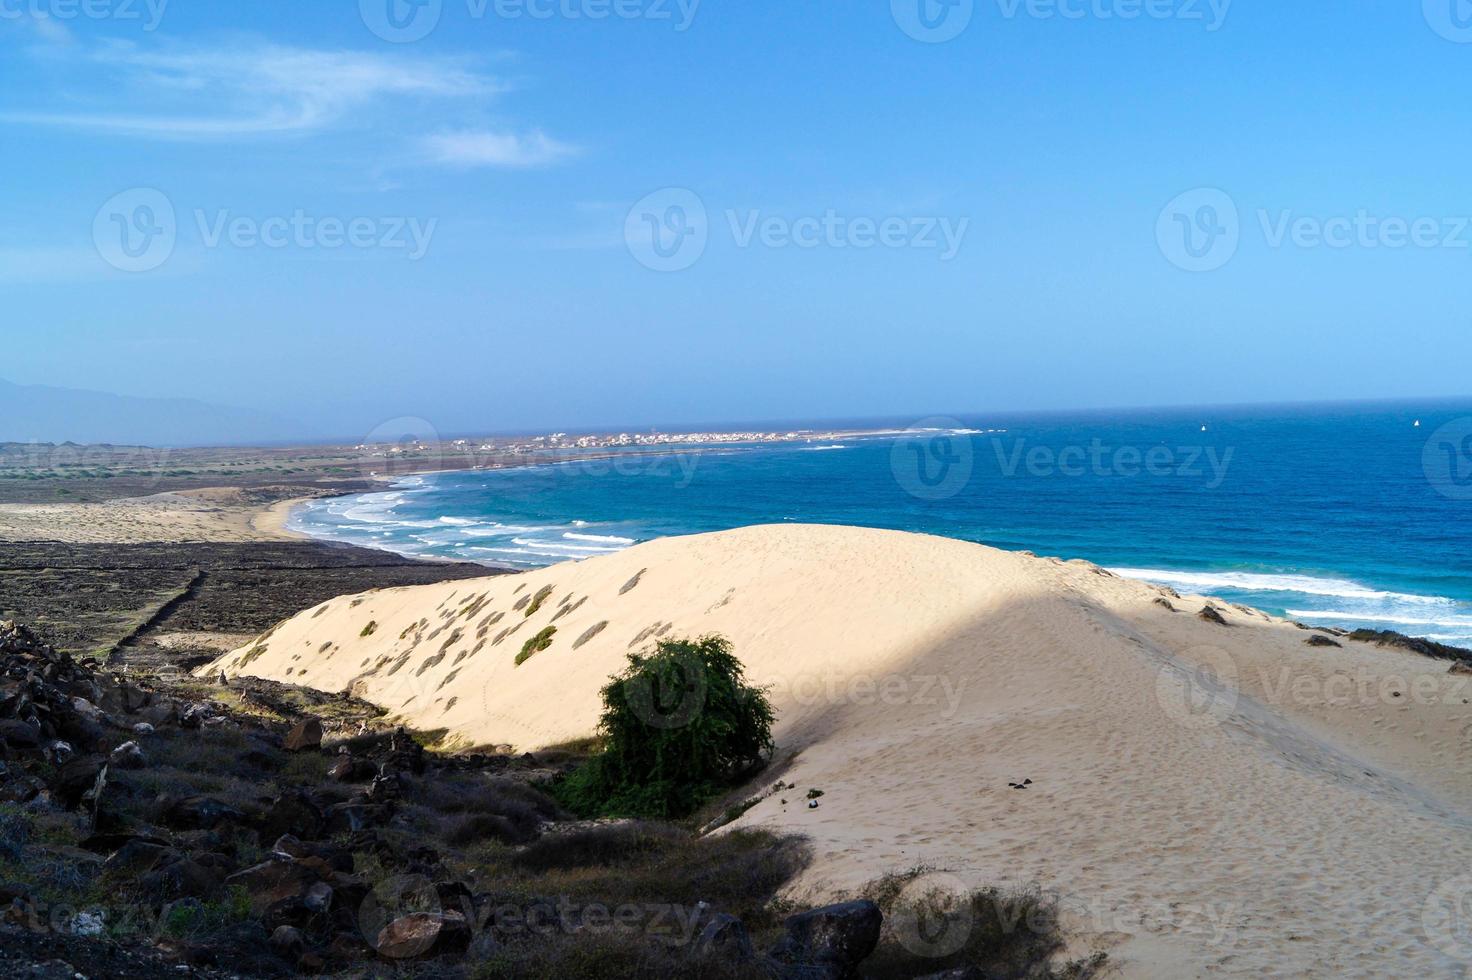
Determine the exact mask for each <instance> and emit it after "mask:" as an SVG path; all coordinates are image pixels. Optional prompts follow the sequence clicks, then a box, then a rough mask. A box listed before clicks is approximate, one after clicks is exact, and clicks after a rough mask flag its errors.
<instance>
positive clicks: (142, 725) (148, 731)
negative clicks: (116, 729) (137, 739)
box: [133, 721, 153, 735]
mask: <svg viewBox="0 0 1472 980" xmlns="http://www.w3.org/2000/svg"><path fill="white" fill-rule="evenodd" d="M133 734H134V735H152V734H153V726H152V725H150V724H149V723H148V722H146V721H140V722H139V723H138V724H136V725H134V726H133Z"/></svg>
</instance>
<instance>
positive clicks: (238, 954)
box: [0, 622, 1052, 978]
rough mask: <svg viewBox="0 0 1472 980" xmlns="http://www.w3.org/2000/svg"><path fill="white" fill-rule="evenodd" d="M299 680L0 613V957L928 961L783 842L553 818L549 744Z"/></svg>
mask: <svg viewBox="0 0 1472 980" xmlns="http://www.w3.org/2000/svg"><path fill="white" fill-rule="evenodd" d="M307 697H308V695H305V694H303V693H302V692H298V691H295V690H293V689H290V688H288V687H285V686H283V685H275V684H271V683H270V682H261V681H245V680H236V681H231V682H230V683H229V684H228V685H221V684H220V683H219V681H218V680H216V681H213V682H207V683H201V682H191V681H188V680H184V679H178V678H170V677H169V676H167V675H164V676H154V677H151V678H136V677H130V676H129V675H128V674H126V673H121V674H119V673H111V672H107V671H104V670H100V669H97V668H96V667H94V666H93V665H91V664H88V663H83V662H79V661H77V660H74V659H73V658H71V657H69V656H67V655H65V654H61V653H58V652H57V651H56V650H55V649H53V648H52V647H50V646H49V645H47V644H45V643H43V642H42V641H41V640H40V639H39V638H38V637H37V636H36V635H35V634H34V633H32V632H31V631H30V630H28V629H27V628H25V627H24V626H19V625H16V624H14V623H11V622H5V623H0V760H3V761H0V920H3V924H0V973H3V974H4V975H7V976H37V977H50V976H55V977H67V978H75V977H78V976H82V977H149V976H165V975H167V976H176V977H177V976H180V975H197V976H201V977H225V976H248V977H258V976H259V977H269V976H286V975H293V974H297V973H319V974H339V975H351V976H373V975H398V974H405V973H412V975H414V976H416V977H426V976H453V977H459V976H485V977H491V976H549V977H550V976H566V977H575V976H609V977H614V976H618V977H622V976H699V977H727V976H730V977H741V976H763V977H805V978H807V977H825V978H828V977H831V978H841V977H847V976H855V975H858V974H859V972H860V970H861V968H862V964H864V963H865V962H866V961H868V962H869V963H870V964H871V965H879V964H888V965H887V966H885V967H884V969H883V970H882V971H881V972H879V973H875V974H873V975H884V976H919V975H922V974H924V973H927V972H933V970H934V968H935V967H936V966H938V965H944V963H941V962H938V961H937V960H935V959H934V958H926V957H916V956H912V955H910V954H909V953H908V952H907V951H906V950H905V949H904V948H903V947H902V946H901V945H899V944H898V938H897V937H895V936H889V935H888V931H887V930H886V927H885V924H884V915H883V912H882V910H881V903H879V902H876V901H873V900H868V899H861V900H857V901H852V902H848V903H843V904H839V905H835V906H829V907H825V908H821V909H813V910H807V911H802V912H798V911H797V910H796V909H793V908H792V907H791V906H790V905H787V904H784V903H782V902H780V901H777V900H775V898H774V896H775V894H776V892H777V889H778V888H779V887H780V886H781V885H782V884H783V883H784V882H785V881H788V880H789V879H790V878H791V876H792V875H793V874H794V873H796V871H797V870H798V869H799V868H800V867H801V865H802V862H803V860H804V852H803V847H802V845H801V843H800V842H798V841H795V840H791V839H781V838H777V837H774V836H772V835H769V834H763V833H759V832H751V831H744V832H739V833H735V834H723V835H715V836H707V837H704V838H700V837H697V835H696V834H695V833H694V832H693V831H691V830H689V829H687V828H682V827H676V826H665V825H652V824H641V823H634V822H627V821H614V822H602V823H596V824H593V823H578V822H574V821H571V820H570V819H569V818H568V817H567V815H566V814H564V813H562V812H561V811H560V810H559V808H558V806H557V804H556V803H555V802H553V800H552V799H551V797H549V796H548V795H546V794H545V793H544V792H542V790H541V789H539V787H540V786H543V785H545V784H546V783H547V782H548V781H549V780H551V779H554V778H555V777H556V776H557V775H559V774H560V773H561V772H564V771H566V770H567V769H568V768H569V767H570V766H571V765H572V764H573V763H574V762H575V761H576V759H577V756H575V755H574V754H571V753H568V752H555V751H553V752H544V753H540V754H538V755H524V756H520V757H507V756H487V755H469V756H465V755H462V756H446V755H440V754H437V753H434V752H430V751H426V749H425V748H424V746H423V745H422V744H421V742H420V741H419V740H417V739H416V737H414V736H413V735H411V734H410V733H408V732H406V731H404V730H403V729H397V728H385V727H383V726H382V723H381V722H380V721H379V719H378V717H377V712H376V711H375V710H374V709H372V708H369V707H368V706H366V705H363V704H361V703H358V702H353V701H351V700H350V699H346V698H341V697H338V698H324V699H323V700H320V701H318V702H317V703H315V704H313V703H307V702H306V699H307ZM302 708H307V709H311V713H310V714H307V713H305V712H303V711H302V710H300V709H302ZM717 822H719V821H717ZM881 901H882V899H881ZM882 934H884V935H885V937H887V938H883V937H882ZM1003 946H1005V947H1006V948H1003ZM1003 946H999V947H997V950H995V951H993V952H994V954H995V955H999V956H1002V957H1003V958H1005V959H1008V960H1009V961H1010V962H1013V963H1014V964H1020V965H1023V966H1025V965H1026V961H1027V960H1029V959H1035V958H1037V957H1039V956H1041V955H1043V954H1045V953H1046V952H1049V951H1051V949H1052V944H1051V941H1050V939H1049V937H1048V935H1047V930H1046V929H1044V930H1039V931H1037V932H1027V933H1025V934H1023V935H1022V936H1021V938H1020V941H1017V942H1013V941H1011V940H1008V941H1007V942H1005V943H1004V944H1003ZM876 949H878V950H879V955H877V956H874V955H873V954H875V951H876ZM871 956H872V959H871ZM906 957H908V958H909V959H910V960H911V961H913V962H909V963H908V964H907V963H905V962H904V961H905V959H906ZM865 972H866V973H867V972H868V971H867V970H866V971H865ZM955 975H957V976H962V975H970V974H966V973H958V974H955Z"/></svg>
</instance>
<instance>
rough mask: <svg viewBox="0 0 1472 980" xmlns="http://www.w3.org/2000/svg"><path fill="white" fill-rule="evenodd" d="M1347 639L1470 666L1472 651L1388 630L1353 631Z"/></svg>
mask: <svg viewBox="0 0 1472 980" xmlns="http://www.w3.org/2000/svg"><path fill="white" fill-rule="evenodd" d="M1349 638H1350V639H1351V640H1359V641H1361V642H1364V643H1373V644H1375V645H1376V646H1382V647H1397V648H1399V649H1401V650H1410V651H1411V652H1412V653H1419V654H1420V655H1421V656H1423V657H1431V658H1433V659H1436V660H1454V661H1458V662H1460V663H1465V664H1472V650H1463V649H1462V648H1461V647H1451V646H1447V645H1446V644H1445V643H1434V642H1432V641H1431V640H1422V639H1418V638H1416V637H1414V636H1406V635H1405V634H1403V633H1394V632H1391V631H1389V630H1384V631H1382V630H1355V631H1354V632H1353V633H1350V634H1349Z"/></svg>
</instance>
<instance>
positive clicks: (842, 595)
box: [207, 525, 1472, 977]
mask: <svg viewBox="0 0 1472 980" xmlns="http://www.w3.org/2000/svg"><path fill="white" fill-rule="evenodd" d="M641 570H645V571H644V573H643V576H642V578H641V579H640V581H639V583H638V585H637V586H635V587H634V588H633V589H631V590H629V591H628V592H626V593H625V594H622V595H620V590H621V589H622V588H623V587H624V586H625V585H626V584H627V583H629V582H630V580H631V579H633V578H634V576H635V575H636V573H639V572H640V571H641ZM544 585H550V586H552V587H553V591H552V594H551V597H550V598H549V599H548V600H547V601H546V603H545V605H543V607H542V608H541V609H540V610H539V611H538V612H537V613H536V614H535V615H533V616H531V617H530V618H528V617H526V616H524V615H523V613H522V612H519V611H515V610H513V608H512V606H513V604H514V603H515V602H516V601H517V600H518V599H519V598H520V597H522V596H525V595H528V594H532V593H535V592H537V591H538V590H539V589H541V588H542V587H543V586H544ZM1160 598H1162V590H1159V589H1157V588H1155V587H1153V586H1149V585H1145V584H1143V583H1138V582H1133V581H1129V580H1124V579H1119V578H1115V577H1113V576H1110V575H1108V574H1107V573H1104V572H1101V571H1100V570H1098V569H1095V568H1094V567H1093V566H1089V565H1086V564H1083V563H1063V562H1058V561H1056V560H1050V559H1042V558H1033V557H1030V556H1023V555H1014V554H1008V553H1004V552H1000V551H996V550H993V549H989V548H985V547H982V546H979V545H974V544H968V543H964V542H958V541H952V540H949V539H943V538H936V537H929V536H921V535H911V534H902V533H897V532H889V531H876V530H861V529H854V528H834V527H809V526H792V525H787V526H777V527H759V528H747V529H742V530H739V531H732V532H726V533H721V534H713V535H702V536H697V537H691V538H676V539H665V540H660V541H655V542H652V543H649V544H645V545H641V546H639V547H636V548H632V549H630V550H628V551H625V552H622V553H619V554H616V555H610V556H607V557H600V558H596V559H592V560H589V561H586V562H582V563H579V564H568V565H560V566H556V567H554V568H549V569H543V570H540V571H536V572H531V573H527V574H524V575H518V576H506V577H497V578H488V579H485V580H477V581H470V582H466V581H461V582H454V583H447V584H444V585H436V586H424V587H416V588H408V589H392V590H386V591H379V592H372V593H367V594H365V595H363V596H359V597H348V598H340V599H336V600H333V601H331V602H329V603H326V604H324V605H322V606H319V607H317V608H315V609H312V610H308V611H306V612H304V613H302V614H301V615H299V616H297V617H295V618H294V619H292V620H289V621H288V622H286V623H285V624H282V625H281V626H279V627H278V628H277V629H276V630H275V631H274V632H273V633H272V634H270V635H269V636H268V637H267V638H266V639H265V642H264V652H261V653H259V654H258V655H257V656H255V657H254V659H251V660H250V662H249V663H248V664H246V663H244V661H245V657H246V650H247V649H260V648H257V647H255V646H252V647H250V648H243V649H242V650H241V651H237V652H235V653H232V654H229V655H226V656H225V657H224V658H222V660H221V661H220V664H221V665H223V666H224V667H225V668H226V669H227V671H229V672H230V673H238V672H241V670H242V667H243V669H244V671H245V672H247V673H252V674H257V675H260V676H265V677H271V678H275V679H278V680H285V681H290V682H295V683H301V684H308V685H312V686H315V687H318V688H322V689H325V690H341V689H343V688H345V687H348V686H350V685H356V688H357V690H359V692H360V693H362V694H363V695H364V696H366V697H368V698H369V699H371V700H374V701H376V702H378V703H380V704H382V705H385V706H387V707H388V708H390V709H393V710H395V711H398V712H401V713H402V714H403V716H404V717H405V718H406V720H407V721H408V722H409V723H412V724H414V725H417V726H420V727H423V728H442V727H447V726H448V727H449V728H451V729H452V730H454V731H456V732H458V733H460V734H462V735H463V736H464V737H465V739H466V740H467V741H468V742H474V743H505V744H510V745H514V746H515V747H516V748H518V749H534V748H537V747H539V746H544V745H548V744H552V743H556V742H559V741H562V740H565V739H569V738H573V737H577V736H582V735H587V734H589V733H591V732H592V730H593V728H594V726H595V724H596V722H597V718H598V713H599V707H600V702H599V697H598V690H599V687H600V686H601V685H602V684H603V683H604V681H605V680H606V678H607V677H609V676H610V675H611V674H614V673H616V672H618V671H619V670H620V669H622V667H623V666H624V664H625V657H626V654H627V653H628V652H629V651H630V650H631V649H637V648H640V647H641V646H647V645H648V643H649V641H648V640H643V641H641V640H640V639H639V638H640V637H641V636H647V634H648V632H649V630H650V628H651V627H656V626H660V627H661V628H662V629H663V631H664V633H665V635H669V636H679V635H698V634H703V633H708V632H719V633H722V634H725V635H726V636H727V637H729V638H730V639H731V640H732V642H733V643H734V644H735V648H736V652H737V654H738V656H739V657H740V658H741V659H742V660H743V662H744V663H745V664H746V666H747V669H748V672H749V675H750V677H751V678H752V679H753V680H754V681H755V682H757V683H760V684H766V685H771V686H772V690H771V697H772V700H773V703H774V705H775V707H776V709H777V712H778V725H777V729H776V733H775V734H776V737H777V740H778V743H779V764H783V763H782V760H785V759H786V758H787V757H788V756H789V755H792V754H794V753H795V756H796V757H795V759H793V760H792V761H791V763H790V765H787V766H786V768H785V769H774V771H773V772H772V773H770V774H768V776H767V777H764V779H763V784H764V785H766V784H769V783H770V782H771V781H772V780H774V779H775V778H777V776H778V775H780V776H781V778H783V779H786V780H789V781H793V782H796V783H797V784H798V786H799V787H800V788H799V789H798V790H797V791H796V792H787V793H785V794H781V795H777V796H772V797H770V798H767V799H765V800H764V801H763V802H761V803H760V804H758V805H757V806H756V807H754V808H753V809H752V810H750V811H749V812H747V814H746V815H745V816H744V817H743V818H742V820H741V823H742V824H764V825H768V826H772V827H775V828H778V829H781V830H789V831H796V832H800V833H803V834H807V835H809V836H810V837H811V838H812V840H813V843H814V846H815V850H816V854H817V859H816V861H815V863H814V865H813V866H812V867H811V868H810V869H809V870H808V871H807V872H806V873H805V874H804V875H803V877H802V878H801V879H800V881H799V882H798V883H797V884H796V885H795V886H794V890H795V891H797V892H802V893H806V894H811V895H813V896H826V895H836V894H841V893H845V892H847V891H849V890H851V889H854V888H856V887H857V886H859V885H861V884H862V883H863V882H864V881H866V880H868V879H870V878H873V877H875V876H877V875H879V874H882V873H884V872H886V871H889V870H897V869H905V868H910V867H913V866H916V865H921V864H926V865H933V866H937V867H940V868H944V869H947V870H949V871H951V872H954V875H955V877H956V878H959V879H960V880H962V881H965V882H969V883H973V884H985V883H1027V882H1036V883H1038V884H1040V885H1041V886H1043V887H1044V888H1047V889H1052V890H1056V891H1057V892H1059V893H1060V894H1061V895H1062V896H1063V897H1064V900H1065V904H1066V906H1067V907H1068V908H1070V909H1072V910H1073V912H1072V913H1071V915H1070V917H1069V924H1070V927H1071V929H1072V930H1073V931H1074V933H1075V935H1076V942H1075V950H1074V951H1075V952H1078V951H1082V950H1087V949H1104V950H1107V951H1108V952H1109V954H1110V956H1111V959H1113V960H1114V961H1115V962H1116V963H1118V964H1119V965H1120V966H1121V968H1122V973H1123V975H1125V976H1162V977H1189V976H1228V975H1230V976H1240V975H1259V976H1323V977H1330V976H1333V977H1343V976H1363V977H1384V976H1392V975H1398V976H1433V975H1448V974H1449V973H1451V972H1453V971H1454V970H1455V969H1456V968H1458V966H1459V964H1458V963H1457V962H1456V961H1455V960H1453V959H1451V958H1449V957H1448V955H1447V952H1448V951H1449V952H1451V953H1460V954H1461V955H1464V956H1467V957H1468V958H1472V944H1469V945H1467V946H1466V947H1465V948H1463V947H1459V946H1456V945H1455V938H1456V937H1455V936H1453V935H1451V934H1450V933H1449V932H1446V931H1445V930H1439V928H1438V927H1437V926H1436V925H1435V923H1434V922H1433V926H1432V928H1430V929H1427V928H1425V927H1423V923H1422V915H1423V911H1426V910H1429V912H1430V913H1431V915H1432V919H1433V920H1435V913H1436V912H1437V909H1436V908H1435V907H1433V906H1434V905H1435V903H1434V902H1433V903H1432V905H1431V906H1428V904H1427V903H1428V896H1429V895H1431V894H1432V892H1433V890H1435V889H1436V888H1437V887H1438V886H1439V885H1442V884H1443V883H1444V882H1447V881H1448V880H1452V879H1456V877H1457V876H1458V875H1462V874H1465V873H1467V872H1468V871H1472V835H1469V833H1468V830H1469V825H1472V821H1469V815H1472V778H1469V776H1472V746H1469V739H1468V733H1469V730H1472V709H1469V707H1468V706H1467V704H1466V700H1467V699H1472V683H1469V681H1472V679H1469V678H1467V677H1461V676H1456V675H1450V674H1448V672H1447V665H1446V664H1444V663H1439V662H1435V661H1431V660H1428V659H1425V658H1421V657H1418V656H1415V655H1412V654H1407V653H1403V652H1400V651H1393V650H1383V649H1379V648H1375V647H1370V646H1367V645H1363V644H1346V647H1345V648H1344V649H1334V648H1315V647H1309V646H1307V645H1306V644H1305V639H1306V638H1307V637H1308V636H1309V635H1310V634H1309V633H1307V632H1304V631H1302V630H1300V629H1298V628H1296V627H1295V626H1293V625H1292V624H1289V623H1286V622H1283V621H1281V620H1274V619H1270V618H1268V617H1266V616H1264V615H1262V614H1260V613H1253V612H1251V611H1244V610H1238V609H1233V608H1230V607H1228V606H1226V605H1225V604H1222V603H1218V604H1217V605H1218V606H1219V607H1220V608H1222V610H1223V612H1224V614H1225V616H1226V618H1227V620H1228V621H1229V623H1230V624H1231V625H1230V626H1225V627H1224V626H1220V625H1216V624H1213V623H1208V622H1205V621H1203V620H1201V619H1199V618H1197V616H1196V613H1197V612H1198V611H1199V610H1200V609H1201V608H1202V606H1203V602H1204V600H1201V599H1199V598H1197V599H1192V598H1187V599H1171V600H1170V601H1171V602H1172V603H1173V604H1174V605H1175V606H1176V608H1177V610H1179V611H1176V612H1172V611H1170V610H1168V609H1166V608H1165V607H1163V606H1161V605H1158V604H1157V603H1156V601H1155V600H1157V599H1160ZM467 599H473V600H474V601H475V602H476V603H480V602H481V600H484V604H483V605H481V606H480V607H479V608H478V609H477V610H476V611H475V613H474V614H473V615H472V616H468V617H467V616H464V615H462V610H464V609H465V608H467V607H466V606H464V605H462V602H463V601H464V600H467ZM567 606H574V607H575V608H574V609H573V611H571V612H569V613H566V614H564V615H562V616H561V617H560V618H558V619H557V620H556V626H557V629H558V632H557V634H556V636H555V638H554V640H553V643H552V646H551V647H550V648H549V649H547V650H545V651H543V652H541V653H538V654H537V655H535V656H534V657H533V658H532V659H531V660H529V661H528V662H527V663H526V664H524V665H523V666H521V667H515V666H514V665H513V660H514V658H515V655H516V654H517V652H518V651H519V650H520V649H521V646H522V643H523V642H524V641H525V640H526V639H527V638H528V637H530V636H532V635H533V634H534V633H535V632H536V631H538V630H540V629H541V628H543V627H544V626H546V625H547V624H548V623H549V622H551V621H552V620H553V618H554V616H556V615H557V614H558V611H559V609H562V608H566V607H567ZM496 614H501V615H503V616H504V618H503V619H501V620H500V621H499V622H496V623H494V624H490V623H488V622H487V620H488V619H489V618H491V617H493V616H495V615H496ZM370 622H372V623H376V624H377V626H376V629H375V631H374V632H372V634H371V635H370V636H367V637H363V636H361V635H360V634H361V632H362V631H363V630H364V628H365V627H366V626H367V625H368V624H369V623H370ZM600 622H607V624H608V625H607V626H606V628H604V629H603V630H602V632H600V633H598V634H597V635H596V636H595V637H593V638H592V639H591V640H589V641H588V642H587V643H586V644H585V645H584V646H582V647H581V648H579V649H577V650H574V649H573V645H574V641H575V640H577V639H578V638H579V637H580V636H582V634H583V633H584V632H585V631H587V630H588V629H589V628H590V627H593V626H594V625H595V624H597V623H600ZM416 624H422V625H419V626H416ZM508 626H515V627H517V628H516V632H515V633H513V634H511V635H510V636H508V637H505V638H504V639H502V640H501V642H499V643H497V642H495V640H496V638H497V636H498V635H499V634H500V633H501V631H502V630H504V629H506V628H507V627H508ZM442 654H443V656H442V657H441V655H442ZM1201 665H1206V666H1209V667H1210V668H1211V669H1212V670H1214V671H1215V672H1216V674H1217V676H1218V677H1220V678H1221V682H1220V683H1218V682H1216V681H1213V680H1212V679H1211V678H1210V677H1203V676H1201V675H1200V674H1198V673H1194V672H1195V671H1196V668H1198V667H1199V666H1201ZM396 667H397V669H395V668H396ZM207 669H210V668H207ZM1213 691H1215V692H1216V693H1215V694H1214V695H1213V694H1212V693H1211V692H1213ZM1397 691H1398V692H1400V694H1401V696H1400V697H1395V696H1393V695H1394V692H1397ZM1023 778H1030V779H1032V780H1033V783H1032V785H1031V786H1030V787H1028V788H1027V789H1025V790H1020V791H1019V790H1013V789H1010V788H1008V783H1009V782H1010V781H1013V780H1021V779H1023ZM808 787H818V788H821V789H822V790H823V791H824V793H825V795H824V796H823V797H822V799H821V801H820V802H821V806H820V808H819V809H817V810H808V809H806V806H805V801H804V800H803V799H802V796H803V793H804V791H805V790H806V789H807V788H808ZM782 795H785V796H786V798H787V800H788V801H789V802H788V803H787V804H786V805H783V804H782V803H781V802H780V800H781V796H782ZM1467 895H1468V896H1472V884H1469V886H1468V891H1467ZM1439 944H1440V945H1439ZM1443 946H1444V947H1446V949H1443V948H1441V947H1443Z"/></svg>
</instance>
